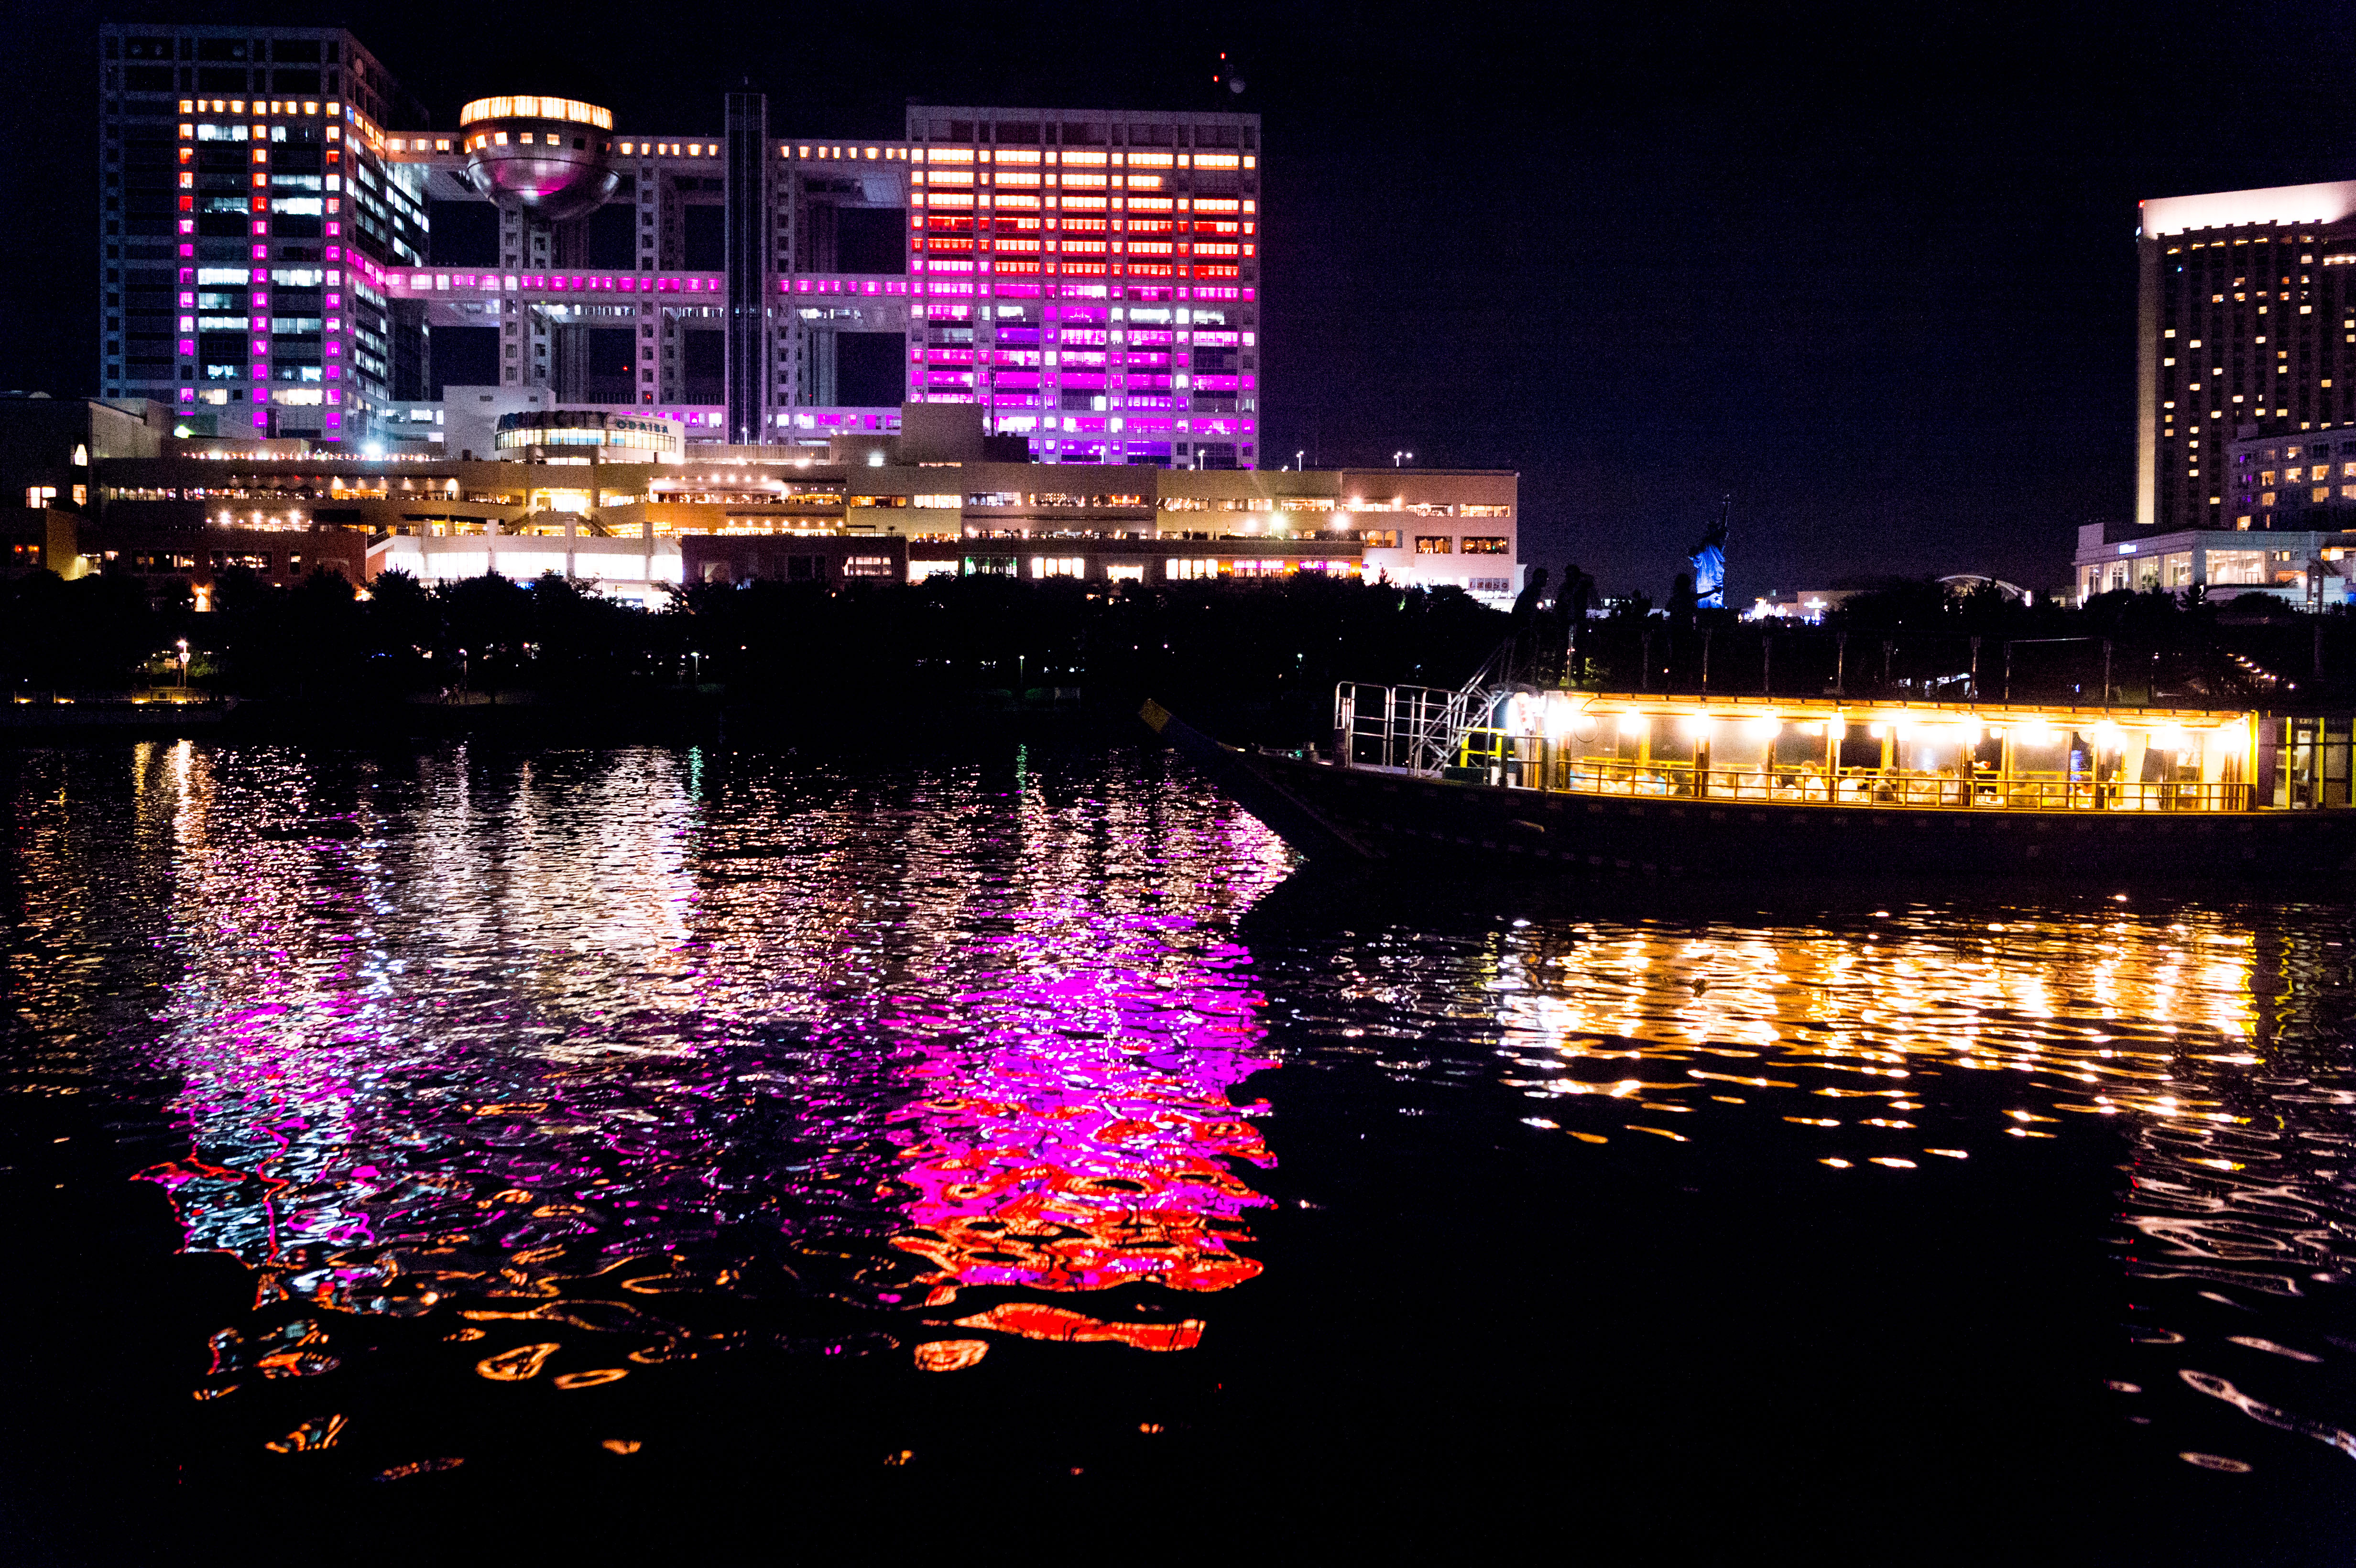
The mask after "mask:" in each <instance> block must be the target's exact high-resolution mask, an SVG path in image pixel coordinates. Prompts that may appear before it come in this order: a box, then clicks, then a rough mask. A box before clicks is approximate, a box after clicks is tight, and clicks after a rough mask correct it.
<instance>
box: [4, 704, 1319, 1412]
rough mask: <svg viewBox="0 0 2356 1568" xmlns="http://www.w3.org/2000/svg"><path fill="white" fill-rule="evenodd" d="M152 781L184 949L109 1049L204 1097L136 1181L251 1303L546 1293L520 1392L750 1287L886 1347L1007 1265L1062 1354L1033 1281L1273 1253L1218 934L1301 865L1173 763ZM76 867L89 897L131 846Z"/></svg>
mask: <svg viewBox="0 0 2356 1568" xmlns="http://www.w3.org/2000/svg"><path fill="white" fill-rule="evenodd" d="M153 762H154V759H152V758H149V757H146V756H145V754H144V753H143V756H142V758H141V759H140V760H139V761H138V763H136V764H135V769H134V771H135V772H136V773H137V777H138V784H137V788H136V793H137V795H138V796H139V801H140V813H139V816H140V821H141V825H142V826H141V829H140V831H139V832H137V833H135V834H134V836H133V837H134V840H138V839H155V840H161V841H163V842H167V843H168V847H169V848H168V852H167V853H166V854H165V855H164V856H163V857H162V859H163V862H164V867H165V870H164V871H163V873H162V874H161V875H160V877H155V866H154V865H153V864H151V863H149V862H146V861H144V860H143V861H142V862H141V866H140V870H141V873H142V874H144V875H149V876H151V877H155V880H157V881H158V882H159V884H160V885H158V886H156V887H155V888H154V889H152V890H151V891H149V893H148V894H147V896H148V897H149V898H151V899H152V900H153V901H154V902H155V908H154V910H153V912H152V913H153V916H154V919H155V921H156V923H157V924H158V928H159V929H158V931H157V935H156V943H157V944H158V945H159V946H161V947H164V948H166V949H167V950H169V951H170V952H172V953H173V954H175V955H177V959H178V960H179V965H180V972H179V975H178V977H177V981H176V982H175V983H174V984H172V985H171V986H170V987H168V988H166V990H164V991H162V992H161V993H160V994H158V995H157V996H156V997H154V998H153V1009H154V1013H155V1032H154V1037H153V1038H152V1040H147V1041H144V1042H142V1043H141V1045H140V1046H138V1047H137V1048H136V1050H137V1053H138V1057H137V1061H135V1062H131V1061H118V1063H117V1065H118V1066H120V1067H123V1068H126V1069H129V1068H134V1067H135V1068H136V1069H137V1070H140V1071H158V1070H160V1071H164V1072H170V1073H172V1074H174V1075H176V1076H177V1079H178V1080H179V1082H180V1083H181V1085H182V1087H181V1089H180V1092H179V1093H178V1094H177V1098H176V1099H175V1101H174V1106H175V1108H176V1109H177V1112H178V1113H179V1115H181V1116H182V1117H183V1118H185V1125H186V1126H187V1135H188V1139H189V1144H190V1148H189V1152H188V1153H187V1156H186V1157H179V1158H174V1159H169V1160H166V1161H163V1162H161V1163H159V1164H158V1165H156V1166H155V1167H154V1168H151V1169H150V1170H149V1171H148V1172H146V1175H147V1177H148V1178H149V1179H153V1180H155V1181H157V1182H159V1183H161V1184H162V1185H164V1186H165V1187H166V1189H169V1190H170V1192H171V1193H172V1196H173V1199H174V1202H175V1205H176V1207H177V1210H178V1211H179V1214H180V1217H181V1220H182V1222H183V1224H184V1226H185V1227H186V1231H187V1243H186V1245H187V1248H188V1249H189V1250H192V1251H194V1250H213V1251H220V1252H224V1253H230V1255H233V1256H235V1257H237V1258H239V1259H240V1260H241V1261H242V1262H244V1263H245V1264H248V1265H250V1266H251V1267H252V1268H253V1269H254V1270H255V1271H256V1273H257V1275H259V1276H260V1278H261V1280H262V1296H263V1298H264V1299H265V1300H267V1299H270V1298H273V1297H278V1298H284V1299H289V1300H295V1301H302V1302H307V1303H311V1304H314V1305H316V1306H320V1307H335V1308H342V1309H348V1310H351V1311H356V1312H361V1313H391V1314H396V1315H403V1316H414V1315H418V1314H422V1313H425V1312H428V1311H434V1310H441V1311H444V1312H447V1311H451V1310H454V1309H455V1310H457V1311H460V1312H462V1313H464V1314H465V1315H466V1316H467V1317H472V1318H474V1319H477V1321H481V1322H488V1323H495V1324H496V1323H498V1322H500V1321H501V1320H503V1319H509V1318H516V1317H529V1318H530V1321H531V1328H532V1330H533V1331H534V1332H536V1333H538V1334H539V1335H540V1336H541V1339H539V1340H536V1341H535V1342H534V1344H533V1345H532V1346H527V1347H524V1348H523V1349H531V1350H533V1351H534V1352H535V1353H534V1354H533V1355H531V1356H530V1357H527V1358H526V1359H525V1360H523V1361H516V1362H514V1363H513V1364H514V1365H518V1366H522V1365H528V1366H529V1367H530V1371H531V1372H532V1373H533V1374H534V1375H536V1374H537V1372H538V1371H539V1370H540V1368H541V1365H542V1364H543V1363H547V1364H549V1365H550V1366H551V1368H552V1370H554V1369H555V1368H556V1367H557V1366H558V1365H560V1364H561V1358H560V1360H559V1361H558V1362H549V1358H548V1356H547V1355H546V1354H544V1353H539V1351H538V1346H539V1345H540V1344H541V1342H543V1341H545V1339H546V1335H547V1332H548V1328H547V1326H548V1325H551V1324H556V1325H566V1326H570V1327H572V1328H576V1329H594V1330H611V1331H615V1332H617V1333H621V1334H626V1335H629V1336H631V1337H632V1338H633V1339H635V1340H636V1341H637V1356H638V1359H639V1360H666V1359H670V1358H673V1357H676V1356H678V1355H681V1354H691V1353H695V1347H696V1345H697V1344H698V1343H699V1342H700V1339H701V1336H699V1334H698V1333H697V1332H696V1330H695V1329H694V1328H692V1327H691V1326H690V1323H689V1319H691V1318H694V1317H697V1316H698V1312H699V1309H701V1308H703V1307H708V1306H709V1304H710V1302H711V1301H712V1299H715V1298H722V1297H730V1296H741V1295H744V1293H747V1292H751V1293H753V1294H754V1295H759V1294H760V1293H762V1292H765V1291H766V1292H768V1293H770V1294H772V1295H777V1294H785V1295H789V1296H806V1297H811V1298H821V1299H824V1300H826V1301H829V1302H833V1303H845V1302H848V1303H855V1304H860V1305H863V1306H864V1307H867V1308H868V1309H870V1310H871V1311H874V1312H881V1313H883V1314H884V1315H885V1316H883V1317H880V1318H876V1319H873V1320H872V1321H871V1322H870V1323H869V1324H867V1325H866V1326H865V1327H866V1328H869V1329H873V1328H892V1327H895V1326H896V1325H897V1324H898V1323H899V1321H900V1319H899V1317H896V1316H894V1315H895V1314H902V1315H904V1314H906V1313H908V1312H911V1311H914V1310H916V1309H917V1308H918V1307H920V1306H921V1305H922V1304H923V1303H924V1302H925V1301H926V1300H927V1299H929V1300H930V1301H932V1302H933V1303H934V1304H935V1305H942V1304H945V1303H946V1301H947V1300H948V1299H949V1298H951V1297H953V1296H955V1295H956V1294H957V1290H958V1287H967V1288H973V1287H981V1288H985V1289H988V1290H991V1291H994V1292H996V1294H995V1295H993V1296H990V1297H988V1298H987V1299H986V1300H985V1301H983V1302H981V1303H979V1304H977V1303H973V1302H969V1303H968V1304H967V1305H968V1307H972V1306H975V1305H980V1306H983V1307H991V1304H992V1303H995V1304H996V1306H995V1307H991V1309H992V1310H1000V1311H1001V1318H1002V1320H1001V1321H993V1323H992V1324H991V1327H993V1328H1004V1330H1005V1331H1006V1332H1009V1333H1013V1334H1019V1335H1029V1336H1030V1337H1034V1338H1035V1337H1051V1338H1063V1337H1071V1335H1072V1333H1073V1329H1072V1320H1073V1318H1074V1315H1072V1314H1069V1313H1066V1314H1065V1315H1064V1317H1062V1318H1054V1317H1052V1316H1051V1317H1047V1318H1042V1317H1039V1315H1038V1314H1037V1313H1036V1312H1033V1313H1032V1314H1031V1315H1030V1316H1028V1317H1025V1316H1023V1314H1021V1313H1019V1312H1013V1311H1012V1308H1011V1307H1009V1301H1008V1297H1007V1293H1008V1292H1009V1291H1020V1290H1041V1291H1047V1292H1053V1293H1059V1294H1065V1295H1068V1294H1070V1293H1073V1292H1087V1291H1102V1290H1106V1289H1109V1288H1112V1287H1114V1286H1123V1287H1131V1291H1130V1298H1128V1299H1127V1300H1125V1302H1124V1304H1123V1305H1127V1306H1133V1305H1134V1288H1133V1287H1139V1286H1164V1287H1175V1288H1179V1289H1183V1290H1186V1291H1191V1292H1201V1291H1205V1290H1218V1289H1222V1288H1225V1287H1226V1286H1228V1285H1234V1284H1237V1283H1239V1282H1241V1281H1242V1280H1245V1279H1248V1278H1249V1277H1251V1275H1253V1274H1255V1273H1256V1272H1257V1271H1258V1267H1259V1265H1258V1263H1257V1262H1255V1261H1253V1260H1252V1259H1250V1258H1249V1257H1248V1255H1247V1254H1246V1253H1243V1252H1241V1251H1238V1245H1237V1244H1238V1243H1246V1242H1248V1229H1247V1227H1246V1225H1245V1224H1244V1218H1243V1217H1244V1215H1245V1213H1246V1211H1248V1210H1250V1209H1252V1208H1254V1207H1257V1206H1258V1205H1259V1204H1260V1203H1261V1202H1262V1201H1263V1200H1260V1199H1259V1198H1258V1196H1257V1195H1256V1194H1255V1193H1253V1191H1252V1190H1251V1189H1250V1188H1249V1187H1248V1185H1247V1184H1246V1183H1245V1181H1244V1180H1243V1179H1242V1177H1241V1176H1240V1175H1239V1174H1238V1172H1239V1171H1242V1170H1248V1168H1251V1167H1252V1166H1254V1165H1266V1164H1267V1163H1269V1156H1268V1152H1267V1149H1266V1147H1265V1145H1264V1144H1263V1142H1262V1141H1261V1139H1260V1137H1259V1135H1258V1131H1257V1129H1256V1128H1255V1127H1254V1126H1253V1125H1252V1124H1251V1123H1250V1121H1249V1120H1248V1116H1247V1115H1245V1114H1242V1113H1244V1112H1248V1109H1249V1106H1248V1105H1245V1106H1242V1107H1238V1105H1237V1104H1236V1102H1235V1101H1234V1100H1233V1099H1231V1097H1230V1093H1229V1091H1230V1090H1231V1089H1232V1088H1233V1087H1234V1086H1235V1085H1236V1084H1237V1083H1239V1082H1240V1081H1241V1080H1242V1079H1243V1078H1245V1077H1247V1076H1248V1075H1249V1074H1250V1073H1252V1072H1257V1071H1258V1070H1260V1069H1261V1068H1263V1067H1265V1066H1267V1065H1269V1064H1270V1062H1271V1058H1270V1057H1269V1054H1268V1053H1267V1051H1265V1049H1264V1048H1263V1047H1262V1046H1261V1045H1260V1043H1259V1040H1260V1036H1261V1034H1262V1029H1261V1028H1260V1026H1259V1024H1258V1021H1257V1019H1256V1017H1255V1012H1256V1008H1257V997H1256V995H1255V993H1254V992H1253V990H1252V989H1251V987H1250V985H1249V982H1248V976H1246V975H1245V973H1244V972H1243V964H1242V958H1243V955H1242V954H1241V952H1240V950H1239V949H1237V948H1236V947H1235V946H1234V945H1233V944H1231V943H1229V942H1227V941H1226V940H1225V939H1224V938H1222V937H1221V936H1220V935H1219V928H1220V927H1222V926H1223V925H1224V923H1225V922H1226V918H1227V916H1228V915H1230V914H1232V912H1235V911H1236V910H1237V909H1240V908H1241V907H1243V906H1244V905H1246V904H1248V902H1249V901H1250V900H1251V899H1252V898H1253V897H1254V896H1255V895H1256V893H1257V892H1258V890H1259V889H1261V888H1263V887H1265V886H1266V885H1267V884H1268V883H1269V881H1271V880H1274V879H1276V878H1277V877H1279V876H1280V875H1281V874H1282V871H1283V869H1284V865H1285V861H1284V859H1283V856H1282V852H1281V851H1280V848H1278V847H1277V846H1276V845H1275V843H1274V841H1273V840H1272V839H1271V838H1270V837H1269V835H1268V834H1267V833H1266V832H1265V830H1263V829H1262V828H1260V827H1259V826H1258V824H1257V823H1255V822H1252V821H1251V820H1250V819H1249V818H1248V817H1245V816H1241V815H1240V814H1238V813H1236V812H1234V811H1233V810H1232V809H1230V808H1227V807H1226V806H1224V805H1219V804H1217V803H1215V802H1213V801H1209V800H1206V799H1205V798H1203V797H1201V796H1200V795H1194V796H1192V797H1190V798H1187V799H1185V800H1176V799H1173V798H1172V797H1171V796H1170V795H1168V794H1167V793H1166V792H1165V790H1164V788H1163V786H1162V783H1161V781H1160V780H1159V778H1158V777H1156V776H1155V775H1154V774H1153V773H1151V771H1150V770H1147V769H1145V768H1142V767H1140V766H1138V765H1135V764H1133V763H1132V764H1131V765H1130V766H1129V767H1127V768H1125V769H1122V768H1116V769H1114V770H1111V771H1110V772H1107V771H1106V770H1104V769H1103V768H1102V767H1101V766H1100V765H1098V764H1097V763H1093V762H1092V763H1091V764H1090V767H1089V769H1088V773H1087V777H1086V778H1085V780H1083V781H1081V784H1079V785H1078V786H1066V785H1063V784H1060V783H1059V781H1058V780H1057V779H1055V777H1054V776H1053V774H1052V773H1049V774H1047V775H1042V774H1040V773H1037V772H1035V771H1026V770H1024V769H1022V768H1020V767H1018V769H1017V770H1016V771H1015V773H1013V774H1012V776H1009V775H1008V774H1007V773H1005V772H1004V771H1003V770H1000V769H992V768H990V767H988V766H985V765H982V764H979V763H969V764H958V765H949V766H945V767H941V768H938V769H929V770H916V771H914V772H913V776H911V775H910V774H900V775H896V776H893V777H891V778H889V779H887V780H886V781H884V782H881V783H875V782H869V781H867V780H863V779H862V778H861V777H859V776H857V775H853V774H849V773H840V772H834V771H830V770H827V769H823V768H819V767H815V766H813V767H807V768H801V769H794V768H776V767H769V766H755V767H751V768H748V769H745V770H743V771H742V773H741V775H740V776H735V777H731V776H730V775H729V774H728V773H727V771H726V770H725V769H723V768H719V767H717V766H715V765H714V763H712V760H710V759H706V758H701V757H698V756H695V755H692V754H685V753H675V752H660V751H644V752H621V753H612V754H603V755H595V756H590V755H581V756H572V755H567V754H562V753H555V754H543V755H539V756H536V757H526V758H514V759H500V758H496V757H474V756H470V755H469V754H468V753H467V752H466V751H464V750H452V751H447V752H435V753H430V754H427V755H425V756H423V757H422V758H419V759H415V760H413V761H412V762H409V763H402V765H401V766H400V767H398V768H394V767H391V766H385V767H380V766H378V765H376V764H372V763H348V764H338V765H336V766H332V767H325V768H323V767H321V766H320V765H319V764H318V763H316V761H313V760H308V759H305V758H303V757H301V756H299V755H297V754H296V753H294V752H281V751H272V750H259V751H249V752H224V751H214V750H210V749H207V748H189V747H182V748H178V749H177V751H176V752H174V753H173V757H172V761H171V764H170V765H169V766H168V767H164V768H161V769H158V768H155V767H154V766H152V765H151V763H153ZM699 771H700V772H701V774H702V777H703V781H704V782H703V787H701V788H698V787H697V785H696V783H695V780H696V777H697V774H698V773H699ZM1051 792H1052V794H1053V798H1050V795H1051ZM156 847H157V846H156V845H155V844H150V845H148V846H147V848H148V849H149V852H151V853H152V852H153V850H154V848H156ZM106 848H107V847H105V846H102V845H99V844H93V843H90V842H80V843H77V844H74V845H72V846H71V847H69V846H68V844H67V843H66V842H65V841H63V840H62V839H61V840H60V841H59V842H58V843H56V844H53V845H50V846H48V849H49V851H50V852H51V853H52V854H53V855H54V856H55V857H56V858H55V859H52V860H50V861H48V863H46V864H43V863H40V862H39V861H38V859H37V861H36V871H37V875H40V876H42V877H44V878H45V879H46V880H48V882H49V883H50V884H51V885H54V886H56V887H58V888H59V890H60V891H63V890H65V889H66V888H68V887H70V885H72V884H74V883H75V882H77V881H78V880H79V881H90V882H96V883H103V882H105V881H106V880H108V879H109V877H110V876H118V877H119V876H120V875H122V874H123V867H121V866H118V865H111V864H100V863H93V861H94V860H96V861H103V860H104V859H105V855H106ZM1077 1321H1079V1322H1080V1323H1082V1324H1084V1325H1093V1327H1090V1328H1087V1330H1086V1333H1084V1334H1082V1336H1081V1337H1087V1336H1089V1335H1094V1336H1095V1337H1099V1338H1101V1337H1111V1338H1123V1337H1127V1338H1130V1339H1131V1341H1132V1342H1137V1343H1143V1342H1145V1338H1146V1337H1150V1336H1145V1335H1144V1330H1143V1329H1138V1332H1136V1333H1127V1332H1126V1330H1128V1329H1130V1328H1136V1327H1137V1326H1134V1325H1122V1324H1118V1323H1115V1324H1110V1325H1106V1324H1100V1323H1097V1322H1096V1320H1094V1319H1090V1318H1086V1317H1079V1318H1078V1319H1077ZM1043 1323H1044V1324H1045V1328H1044V1329H1043V1328H1041V1325H1042V1324H1043ZM840 1327H841V1326H840V1325H838V1330H839V1329H840ZM911 1327H914V1328H915V1332H916V1335H917V1336H918V1337H921V1336H922V1335H923V1334H924V1333H925V1332H926V1330H925V1329H923V1328H921V1327H916V1326H913V1325H911ZM778 1331H779V1333H780V1335H781V1336H782V1337H784V1338H786V1339H792V1338H794V1337H795V1336H794V1332H793V1326H790V1325H789V1326H786V1327H784V1328H780V1329H779V1330H778ZM900 1331H901V1332H906V1331H907V1330H906V1329H901V1330H900ZM494 1332H497V1330H494ZM1157 1332H1158V1331H1157ZM1194 1332H1195V1333H1197V1334H1198V1333H1199V1325H1196V1326H1195V1328H1194ZM841 1337H842V1334H841V1332H840V1331H836V1332H834V1334H833V1338H834V1339H837V1340H840V1339H841ZM853 1337H854V1338H857V1337H858V1336H857V1333H856V1332H855V1331H854V1333H853ZM1165 1337H1166V1336H1165ZM865 1342H868V1343H871V1344H873V1343H885V1342H888V1339H886V1338H885V1337H883V1336H881V1335H879V1334H876V1333H873V1332H869V1333H867V1334H866V1335H865ZM1189 1342H1191V1341H1189ZM1155 1348H1164V1347H1162V1346H1161V1345H1159V1344H1157V1345H1156V1347H1155ZM468 1354H469V1355H470V1356H471V1355H473V1354H474V1351H473V1350H471V1349H470V1351H469V1352H468ZM241 1364H242V1360H241V1359H240V1358H231V1360H230V1362H229V1363H225V1371H224V1376H226V1375H227V1373H228V1372H230V1371H236V1370H237V1367H238V1366H239V1365H241ZM485 1364H486V1365H487V1366H494V1367H495V1371H496V1370H497V1369H498V1368H505V1367H507V1366H508V1365H509V1361H503V1360H499V1359H498V1358H497V1357H494V1358H491V1360H487V1361H486V1363H485ZM485 1375H486V1376H491V1375H494V1372H486V1373H485ZM497 1375H499V1376H502V1377H505V1376H507V1375H508V1374H507V1373H506V1372H505V1371H497ZM584 1375H585V1374H584Z"/></svg>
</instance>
